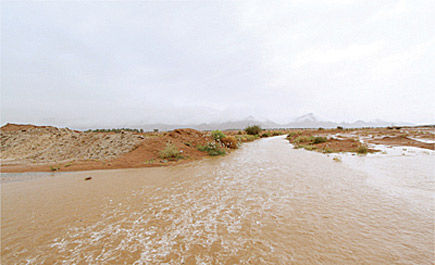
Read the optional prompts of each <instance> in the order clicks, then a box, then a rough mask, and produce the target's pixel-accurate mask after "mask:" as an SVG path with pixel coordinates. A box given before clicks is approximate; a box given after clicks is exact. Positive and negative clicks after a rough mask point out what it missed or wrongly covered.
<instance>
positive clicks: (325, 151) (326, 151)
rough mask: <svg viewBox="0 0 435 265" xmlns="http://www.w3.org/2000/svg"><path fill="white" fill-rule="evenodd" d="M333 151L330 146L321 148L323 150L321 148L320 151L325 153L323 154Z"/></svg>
mask: <svg viewBox="0 0 435 265" xmlns="http://www.w3.org/2000/svg"><path fill="white" fill-rule="evenodd" d="M333 152H334V151H333V150H332V149H330V148H323V150H322V153H325V154H330V153H333Z"/></svg>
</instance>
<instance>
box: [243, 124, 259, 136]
mask: <svg viewBox="0 0 435 265" xmlns="http://www.w3.org/2000/svg"><path fill="white" fill-rule="evenodd" d="M261 130H262V129H261V126H260V125H253V126H248V127H246V128H245V132H246V133H247V134H249V135H258V134H259V133H260V132H261Z"/></svg>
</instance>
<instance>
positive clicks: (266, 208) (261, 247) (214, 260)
mask: <svg viewBox="0 0 435 265" xmlns="http://www.w3.org/2000/svg"><path fill="white" fill-rule="evenodd" d="M332 157H333V156H326V155H324V154H319V153H316V152H308V151H305V150H296V149H292V148H291V145H289V143H288V142H287V141H286V140H285V139H284V138H282V137H274V138H268V139H262V140H259V141H256V142H253V143H250V144H245V145H244V146H243V147H242V149H240V150H237V151H236V152H234V153H232V154H230V155H228V156H226V157H223V158H218V159H206V160H202V161H199V162H195V163H192V164H190V165H185V166H176V167H169V168H157V169H139V170H130V171H129V170H124V171H116V176H115V177H116V178H121V177H122V176H124V177H125V178H128V177H127V176H128V175H135V178H134V182H135V183H134V185H132V186H129V188H128V190H127V188H125V187H122V185H118V187H117V189H118V190H123V189H125V190H127V191H126V192H124V193H122V194H123V195H122V198H121V199H119V198H118V199H114V198H111V197H110V196H106V195H104V196H103V195H102V196H103V197H104V199H103V202H104V203H103V204H102V205H99V206H98V207H96V209H95V211H96V212H98V218H94V219H92V221H90V222H87V223H86V224H77V223H74V222H69V223H68V222H64V223H63V224H64V225H63V227H62V228H58V229H57V230H58V232H52V233H50V231H55V230H56V229H55V227H54V228H52V229H47V231H46V232H41V233H43V236H40V237H38V238H39V239H35V240H36V241H35V242H33V244H34V246H35V247H34V249H30V247H28V246H30V244H29V245H27V247H22V248H21V249H20V248H19V247H18V246H19V245H20V243H17V241H11V242H15V245H13V244H11V245H10V246H9V248H7V247H6V248H5V247H4V246H2V253H3V252H4V253H3V254H7V257H4V258H2V260H3V261H4V264H12V262H11V263H9V262H10V261H15V262H13V263H22V264H26V263H28V264H44V263H46V264H53V263H54V264H162V263H163V264H165V263H167V264H434V183H435V173H434V167H433V164H434V163H433V162H434V157H435V156H434V154H433V152H429V153H428V152H426V153H421V154H414V155H413V156H403V155H400V156H389V155H385V156H367V157H347V158H345V159H343V162H336V161H334V160H332ZM108 174H111V173H110V171H101V172H99V173H98V174H96V175H95V176H94V178H95V179H96V180H95V181H98V180H99V179H103V180H104V175H108ZM148 175H153V176H157V177H156V178H157V179H158V180H155V181H145V180H146V179H147V176H148ZM67 177H68V175H63V176H61V177H60V178H67ZM47 181H48V180H47ZM59 181H60V180H59ZM80 183H82V182H80ZM83 183H84V181H83ZM91 184H92V183H91ZM80 185H85V184H80ZM86 185H87V184H86ZM114 190H116V189H114ZM97 191H98V189H97ZM89 203H90V205H92V199H89ZM65 207H68V206H67V205H66V206H65ZM3 214H4V213H3ZM2 218H3V217H2ZM10 222H11V223H12V220H11V221H10ZM62 222H63V221H62ZM62 222H60V224H62ZM11 226H12V227H13V225H11ZM58 226H61V225H58ZM7 229H11V228H10V227H9V226H8V227H7ZM57 230H56V231H57ZM29 231H31V230H29ZM29 233H31V232H29ZM44 233H45V234H44ZM22 240H26V239H24V238H23V239H22ZM38 240H39V241H38ZM18 249H20V251H21V252H20V253H19V254H16V255H14V254H13V252H14V251H17V250H18Z"/></svg>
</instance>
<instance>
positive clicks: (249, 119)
mask: <svg viewBox="0 0 435 265" xmlns="http://www.w3.org/2000/svg"><path fill="white" fill-rule="evenodd" d="M245 120H247V121H255V118H254V117H253V116H251V115H249V116H248V117H246V118H245Z"/></svg>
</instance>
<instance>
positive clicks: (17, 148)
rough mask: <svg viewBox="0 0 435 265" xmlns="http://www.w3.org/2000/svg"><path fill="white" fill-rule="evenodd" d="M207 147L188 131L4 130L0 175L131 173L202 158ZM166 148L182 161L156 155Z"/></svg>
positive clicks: (16, 127)
mask: <svg viewBox="0 0 435 265" xmlns="http://www.w3.org/2000/svg"><path fill="white" fill-rule="evenodd" d="M208 141H211V139H210V138H209V137H207V135H205V134H203V133H202V132H199V131H196V130H193V129H178V130H174V131H173V132H170V133H158V134H138V133H132V132H126V131H123V132H121V133H95V132H80V131H73V130H70V129H68V128H55V127H50V126H33V125H14V124H8V125H5V126H3V127H2V128H1V164H2V172H24V171H50V167H54V168H58V170H60V171H76V170H89V169H106V168H131V167H144V166H158V165H167V164H173V163H182V162H184V161H186V159H192V158H198V157H202V156H205V155H206V153H204V152H200V151H198V150H197V148H196V146H197V145H198V144H205V143H207V142H208ZM167 143H173V144H174V145H176V146H177V147H178V149H179V150H181V151H182V155H183V157H184V159H183V161H166V160H162V159H161V158H160V152H161V150H163V149H164V148H165V146H166V144H167Z"/></svg>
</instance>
